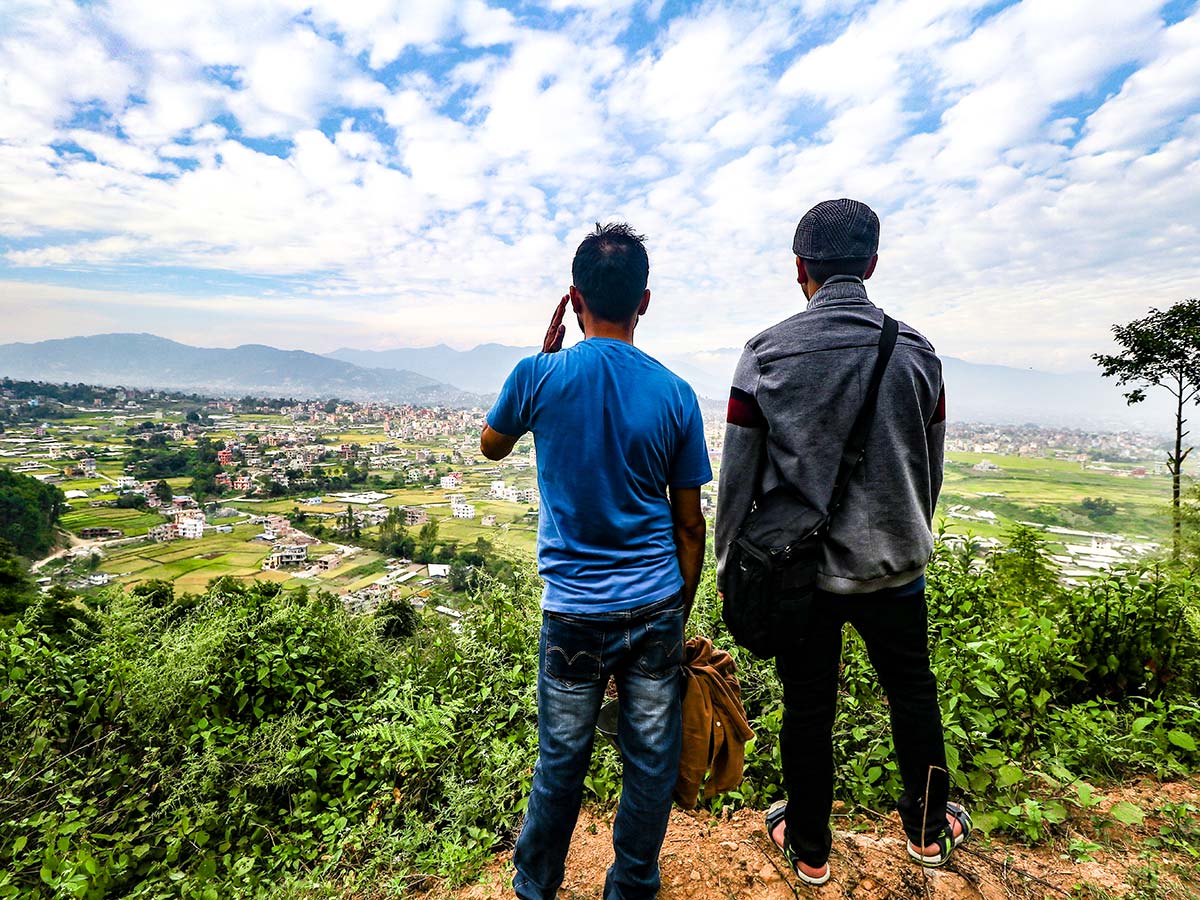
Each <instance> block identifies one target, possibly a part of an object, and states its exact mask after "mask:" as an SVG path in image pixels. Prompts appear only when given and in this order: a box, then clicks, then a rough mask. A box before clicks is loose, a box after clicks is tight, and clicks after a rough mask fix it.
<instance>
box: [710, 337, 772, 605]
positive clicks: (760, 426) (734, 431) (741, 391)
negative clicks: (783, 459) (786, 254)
mask: <svg viewBox="0 0 1200 900" xmlns="http://www.w3.org/2000/svg"><path fill="white" fill-rule="evenodd" d="M759 375H760V373H759V364H758V357H757V356H756V355H755V353H754V351H753V350H751V349H750V348H749V347H747V348H746V349H745V350H743V351H742V358H741V359H740V360H739V361H738V365H737V370H736V371H735V372H734V374H733V387H732V388H730V391H729V408H728V412H727V413H726V416H725V444H724V448H723V449H722V451H721V478H720V482H719V484H718V488H717V521H716V527H715V529H714V532H715V533H714V536H713V543H714V548H715V550H716V553H717V587H718V588H722V587H723V585H724V576H725V560H726V558H727V557H728V555H729V545H730V543H732V541H733V539H734V538H735V537H736V536H737V532H738V528H740V527H741V524H742V521H743V520H744V519H745V518H746V514H747V513H749V512H750V507H751V505H753V503H754V498H755V496H756V495H757V493H758V488H759V479H760V478H761V477H762V468H763V458H764V454H765V452H766V443H767V420H766V418H765V417H764V416H763V412H762V409H761V408H760V407H759V405H758V396H757V395H758V385H759Z"/></svg>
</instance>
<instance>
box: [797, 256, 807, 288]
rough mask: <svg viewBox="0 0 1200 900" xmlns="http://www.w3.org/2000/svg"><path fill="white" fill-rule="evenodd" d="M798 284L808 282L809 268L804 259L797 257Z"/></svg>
mask: <svg viewBox="0 0 1200 900" xmlns="http://www.w3.org/2000/svg"><path fill="white" fill-rule="evenodd" d="M796 284H808V269H806V268H805V267H804V260H802V259H801V258H800V257H798V256H797V257H796Z"/></svg>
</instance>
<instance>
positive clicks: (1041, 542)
mask: <svg viewBox="0 0 1200 900" xmlns="http://www.w3.org/2000/svg"><path fill="white" fill-rule="evenodd" d="M1006 537H1007V539H1008V543H1007V545H1006V546H1005V547H1004V548H1002V549H1000V550H998V551H996V552H995V553H993V555H992V558H991V560H990V562H991V571H992V574H993V579H992V588H993V593H994V594H995V596H997V597H1002V598H1004V599H1005V600H1006V601H1008V602H1013V601H1015V602H1018V603H1021V604H1024V605H1026V606H1038V605H1041V604H1042V603H1044V602H1046V601H1050V600H1053V599H1054V598H1056V597H1057V596H1058V595H1059V593H1060V591H1059V586H1058V572H1057V570H1056V569H1055V566H1054V563H1053V562H1052V561H1051V559H1050V553H1049V551H1048V550H1047V549H1046V539H1045V538H1044V537H1042V532H1040V531H1038V530H1037V529H1036V528H1031V527H1029V526H1028V525H1013V526H1012V527H1011V528H1009V529H1008V531H1007V532H1006Z"/></svg>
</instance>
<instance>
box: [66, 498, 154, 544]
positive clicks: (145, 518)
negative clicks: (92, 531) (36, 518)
mask: <svg viewBox="0 0 1200 900" xmlns="http://www.w3.org/2000/svg"><path fill="white" fill-rule="evenodd" d="M165 521H166V519H164V518H163V517H162V516H160V515H159V514H158V513H154V512H143V511H142V510H138V509H116V508H114V507H106V506H98V507H94V508H93V507H84V508H82V509H76V510H72V511H71V512H69V513H67V514H66V515H64V516H63V517H62V525H63V527H64V528H66V529H67V530H68V531H70V532H72V533H74V534H78V533H79V531H80V529H83V528H120V529H121V530H122V531H124V532H125V535H126V536H127V537H137V536H138V535H142V534H145V533H146V532H148V531H149V530H150V529H151V528H153V527H154V526H155V525H160V524H162V523H163V522H165Z"/></svg>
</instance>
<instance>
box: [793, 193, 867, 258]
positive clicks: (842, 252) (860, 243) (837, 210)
mask: <svg viewBox="0 0 1200 900" xmlns="http://www.w3.org/2000/svg"><path fill="white" fill-rule="evenodd" d="M878 251H879V216H877V215H875V213H874V212H873V211H872V209H871V207H869V206H867V204H865V203H859V202H858V201H857V200H847V199H846V198H844V197H843V198H842V199H841V200H825V201H823V202H821V203H818V204H817V205H816V206H814V207H813V208H812V209H810V210H809V211H808V212H806V213H805V214H804V218H802V219H801V220H800V224H799V225H797V226H796V237H795V238H794V239H793V240H792V252H793V253H795V254H796V255H797V256H798V257H800V258H801V259H813V260H825V259H856V258H860V257H867V256H874V255H875V254H876V253H877V252H878Z"/></svg>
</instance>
